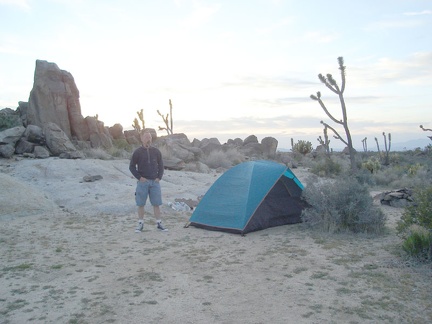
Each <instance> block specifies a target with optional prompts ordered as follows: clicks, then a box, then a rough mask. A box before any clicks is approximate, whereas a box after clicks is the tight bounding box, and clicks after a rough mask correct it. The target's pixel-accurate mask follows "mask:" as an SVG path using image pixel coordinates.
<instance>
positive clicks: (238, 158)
mask: <svg viewBox="0 0 432 324" xmlns="http://www.w3.org/2000/svg"><path fill="white" fill-rule="evenodd" d="M225 155H226V158H227V159H228V160H229V161H231V163H232V165H237V164H240V163H242V162H244V161H245V160H246V158H245V156H244V155H243V154H242V153H240V152H239V151H238V150H237V149H235V148H230V149H228V150H227V151H226V152H225Z"/></svg>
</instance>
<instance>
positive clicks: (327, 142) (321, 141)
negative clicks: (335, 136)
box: [318, 125, 330, 156]
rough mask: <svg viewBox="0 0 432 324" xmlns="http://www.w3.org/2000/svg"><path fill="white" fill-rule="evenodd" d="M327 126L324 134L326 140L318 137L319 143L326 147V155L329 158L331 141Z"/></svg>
mask: <svg viewBox="0 0 432 324" xmlns="http://www.w3.org/2000/svg"><path fill="white" fill-rule="evenodd" d="M327 128H328V127H327V126H325V125H324V129H323V133H324V139H323V138H322V137H321V135H320V136H319V137H318V142H319V143H320V144H321V145H322V146H324V148H325V150H326V153H327V155H328V156H330V140H329V138H328V134H327Z"/></svg>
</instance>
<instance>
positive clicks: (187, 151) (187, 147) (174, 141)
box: [154, 134, 201, 168]
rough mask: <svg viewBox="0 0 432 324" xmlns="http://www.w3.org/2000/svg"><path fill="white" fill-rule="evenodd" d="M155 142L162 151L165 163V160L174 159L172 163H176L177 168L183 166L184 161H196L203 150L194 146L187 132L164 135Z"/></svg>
mask: <svg viewBox="0 0 432 324" xmlns="http://www.w3.org/2000/svg"><path fill="white" fill-rule="evenodd" d="M154 144H155V146H156V147H158V148H159V149H160V150H161V151H162V157H163V159H164V164H166V162H165V161H173V162H174V163H171V164H175V165H176V166H177V168H179V167H183V163H188V162H192V161H196V160H197V158H198V156H199V155H200V154H201V150H199V149H197V148H195V147H193V146H192V144H191V142H190V141H189V139H188V138H187V136H186V135H185V134H172V135H167V136H162V137H160V138H158V139H157V140H156V141H155V143H154ZM178 161H182V162H183V163H178Z"/></svg>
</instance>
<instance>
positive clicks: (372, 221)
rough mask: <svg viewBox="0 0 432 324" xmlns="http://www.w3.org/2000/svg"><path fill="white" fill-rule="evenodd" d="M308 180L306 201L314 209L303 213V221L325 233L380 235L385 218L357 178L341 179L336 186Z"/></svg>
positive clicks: (304, 194) (305, 194)
mask: <svg viewBox="0 0 432 324" xmlns="http://www.w3.org/2000/svg"><path fill="white" fill-rule="evenodd" d="M312 181H313V180H309V181H308V183H307V185H306V188H305V190H304V191H303V197H304V199H305V200H306V201H307V203H308V204H309V205H310V206H311V207H309V208H307V209H306V210H304V211H303V213H302V220H303V222H304V223H305V224H306V225H311V226H313V227H316V228H318V229H320V230H323V231H325V232H343V231H350V232H354V233H359V232H361V233H375V234H379V233H381V232H382V231H383V229H384V224H385V216H384V214H383V212H382V211H381V210H380V209H379V208H378V207H377V206H374V205H373V199H372V197H371V196H370V194H369V190H368V188H367V186H365V185H363V184H360V183H359V182H358V181H357V180H356V179H355V178H352V177H351V178H344V177H342V178H339V179H337V180H335V181H333V182H329V181H327V182H324V181H320V182H318V181H314V182H312Z"/></svg>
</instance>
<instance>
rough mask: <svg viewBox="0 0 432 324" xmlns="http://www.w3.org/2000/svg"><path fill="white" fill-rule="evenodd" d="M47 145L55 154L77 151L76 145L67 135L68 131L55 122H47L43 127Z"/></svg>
mask: <svg viewBox="0 0 432 324" xmlns="http://www.w3.org/2000/svg"><path fill="white" fill-rule="evenodd" d="M43 131H44V134H45V140H46V145H47V147H48V149H49V150H50V152H51V153H52V154H53V155H54V156H59V155H60V154H62V153H68V152H74V151H76V148H75V146H74V145H73V144H72V142H71V141H70V140H69V138H68V137H67V135H66V133H65V132H63V130H62V129H61V128H60V127H59V126H57V125H56V124H54V123H47V124H46V125H45V127H44V129H43Z"/></svg>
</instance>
